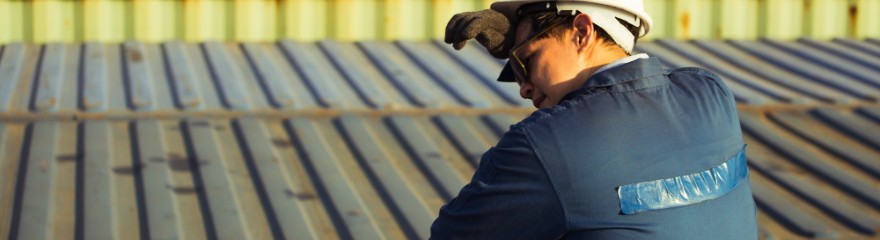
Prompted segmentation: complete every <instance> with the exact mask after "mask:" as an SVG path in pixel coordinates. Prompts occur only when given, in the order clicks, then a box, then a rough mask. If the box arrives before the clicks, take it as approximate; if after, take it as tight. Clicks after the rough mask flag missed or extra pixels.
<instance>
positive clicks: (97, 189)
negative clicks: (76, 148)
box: [78, 45, 134, 239]
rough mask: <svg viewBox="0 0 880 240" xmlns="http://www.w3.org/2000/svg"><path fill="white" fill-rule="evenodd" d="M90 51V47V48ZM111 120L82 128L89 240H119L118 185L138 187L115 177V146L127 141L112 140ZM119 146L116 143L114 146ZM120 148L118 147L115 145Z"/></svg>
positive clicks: (85, 221) (85, 228) (86, 234)
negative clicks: (116, 193)
mask: <svg viewBox="0 0 880 240" xmlns="http://www.w3.org/2000/svg"><path fill="white" fill-rule="evenodd" d="M87 48H88V45H87ZM110 124H111V123H109V122H107V121H86V122H84V123H81V124H80V126H79V128H80V132H79V134H78V135H79V138H80V139H78V141H79V143H78V144H81V145H85V146H84V147H83V152H82V157H83V159H82V162H81V165H82V166H81V169H82V172H81V174H80V177H79V178H81V179H82V183H81V185H80V186H79V187H80V188H82V191H81V192H80V194H81V196H80V197H81V201H82V205H83V206H82V208H83V209H82V213H81V214H82V215H83V217H82V220H81V221H82V222H80V223H79V224H81V225H83V230H82V232H83V233H82V236H83V238H85V239H119V238H120V236H119V227H118V226H116V224H117V222H118V220H119V219H118V217H117V216H116V215H117V214H116V213H117V212H119V209H118V208H117V207H118V206H120V204H117V203H116V202H115V201H114V195H115V192H114V190H115V189H114V187H113V185H114V184H123V185H125V184H126V183H128V185H129V187H134V184H133V182H123V181H120V182H116V181H114V180H116V179H114V177H115V176H114V174H113V162H112V160H111V159H112V158H114V157H116V158H121V157H122V156H114V154H113V149H114V148H113V147H114V145H115V144H120V145H124V144H125V142H126V140H125V139H117V140H114V141H111V138H110V135H111V131H112V130H111V129H110V127H111V126H110ZM114 143H115V144H114ZM115 147H118V146H115Z"/></svg>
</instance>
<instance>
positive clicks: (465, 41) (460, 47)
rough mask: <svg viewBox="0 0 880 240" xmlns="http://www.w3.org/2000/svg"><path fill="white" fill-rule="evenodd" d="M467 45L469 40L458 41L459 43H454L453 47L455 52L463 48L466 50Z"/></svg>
mask: <svg viewBox="0 0 880 240" xmlns="http://www.w3.org/2000/svg"><path fill="white" fill-rule="evenodd" d="M465 44H467V40H464V41H458V42H455V43H453V44H452V47H453V48H455V50H461V49H462V48H464V45H465Z"/></svg>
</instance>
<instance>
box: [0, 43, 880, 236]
mask: <svg viewBox="0 0 880 240" xmlns="http://www.w3.org/2000/svg"><path fill="white" fill-rule="evenodd" d="M475 45H476V44H470V45H468V47H466V48H465V49H464V50H463V51H453V50H452V49H451V48H450V47H449V46H447V45H444V44H442V43H440V42H431V41H400V42H394V43H389V42H369V41H366V42H357V43H343V42H336V41H320V42H318V43H303V42H293V41H281V42H278V43H271V44H257V43H242V44H238V43H219V42H205V43H198V44H194V43H184V42H167V43H163V44H144V43H141V42H135V41H129V42H125V43H123V44H101V43H85V44H61V43H55V44H46V45H33V44H20V43H16V44H7V45H4V46H2V48H0V238H2V237H7V236H8V237H10V238H12V239H16V238H17V239H48V238H51V239H58V238H71V236H75V238H77V239H104V238H113V239H137V238H145V239H147V238H149V239H171V238H177V239H205V238H223V239H267V238H273V237H274V238H279V239H280V238H288V239H334V238H364V239H381V238H389V239H404V238H412V239H419V238H422V239H423V238H426V237H427V234H428V228H429V226H430V223H431V221H432V220H433V219H434V218H435V217H436V214H437V212H438V210H439V208H440V206H442V204H443V203H445V202H446V201H448V200H450V199H451V198H452V197H454V196H455V195H457V191H458V190H459V189H460V188H461V187H462V186H463V185H464V184H465V183H466V182H467V181H468V180H469V177H470V176H471V175H472V174H473V171H474V169H475V166H477V164H478V161H479V157H480V155H481V154H482V153H483V152H484V151H485V150H486V149H488V148H489V147H490V146H492V145H493V144H494V143H495V142H496V141H497V140H498V138H499V137H500V135H501V134H502V133H503V132H504V131H506V129H507V128H508V126H509V124H511V123H514V122H517V121H519V120H520V119H522V118H523V117H525V116H526V115H528V114H529V113H530V112H531V111H533V109H531V107H529V105H530V104H528V103H527V102H526V101H524V100H521V99H519V98H518V96H517V91H516V90H517V87H516V86H514V85H513V84H501V83H496V82H494V78H495V76H496V74H497V72H498V71H499V70H500V68H501V64H500V62H498V61H497V60H495V59H493V58H491V57H490V56H488V55H487V54H486V53H485V52H483V51H481V50H480V49H479V48H478V47H475ZM638 51H640V52H647V53H649V54H651V55H653V56H657V57H660V59H661V61H662V62H664V64H666V65H668V66H702V67H704V68H707V69H710V70H712V71H714V72H716V73H718V74H719V75H720V76H721V77H722V78H723V79H724V80H725V82H726V83H727V84H728V86H730V88H731V89H733V91H734V92H735V95H736V99H737V101H738V107H739V109H740V114H741V115H740V116H741V123H742V126H743V129H744V131H745V132H744V134H745V139H746V142H747V143H748V144H749V149H748V151H749V163H750V167H751V168H752V171H751V174H752V175H751V181H752V183H753V185H752V186H753V191H754V195H755V198H756V201H757V203H758V206H759V209H758V210H759V211H758V218H759V222H760V228H761V232H762V237H763V238H765V239H772V238H775V239H801V238H834V237H837V238H841V239H864V238H877V237H878V229H880V161H878V159H880V150H878V149H880V138H878V136H880V105H878V100H880V79H878V77H877V76H880V70H878V69H880V41H877V40H870V41H852V40H836V41H832V42H823V41H815V40H811V39H801V40H799V41H774V40H765V41H705V40H704V41H693V42H684V41H671V40H659V41H654V42H644V43H640V45H639V47H638Z"/></svg>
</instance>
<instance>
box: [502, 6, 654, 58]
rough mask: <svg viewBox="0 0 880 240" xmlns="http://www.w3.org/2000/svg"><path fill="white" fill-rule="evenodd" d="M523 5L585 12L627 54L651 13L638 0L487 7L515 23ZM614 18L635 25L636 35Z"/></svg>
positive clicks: (645, 30) (644, 31)
mask: <svg viewBox="0 0 880 240" xmlns="http://www.w3.org/2000/svg"><path fill="white" fill-rule="evenodd" d="M530 3H546V4H530ZM526 4H530V5H529V6H530V7H537V8H542V7H543V8H545V9H542V10H547V11H549V10H555V11H556V12H557V13H560V14H563V13H567V14H572V15H573V14H575V13H577V12H580V13H584V14H587V15H589V16H590V19H592V20H593V23H594V24H596V25H597V26H599V27H601V28H602V29H604V30H605V32H607V33H608V35H609V36H611V38H612V39H614V42H616V43H617V44H618V45H620V47H621V48H623V50H624V51H626V52H627V53H630V52H632V49H633V47H634V46H633V45H634V44H635V38H637V37H643V36H645V35H646V34H648V31H650V30H651V25H653V24H654V22H653V20H651V16H649V15H648V13H647V12H645V5H644V3H643V2H642V0H557V1H547V0H544V1H537V0H499V1H496V2H494V3H492V6H491V8H492V10H495V11H498V12H500V13H501V14H504V16H507V18H509V19H510V20H511V21H512V22H513V23H516V22H517V21H519V17H520V13H521V12H520V11H521V10H522V9H521V8H522V7H523V5H526ZM617 19H621V20H623V21H626V22H628V23H630V24H632V25H633V26H636V27H639V28H640V29H639V34H638V36H633V34H632V33H631V32H630V31H629V29H627V28H626V27H625V26H623V25H622V24H620V22H618V21H617Z"/></svg>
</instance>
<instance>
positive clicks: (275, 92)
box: [241, 43, 314, 109]
mask: <svg viewBox="0 0 880 240" xmlns="http://www.w3.org/2000/svg"><path fill="white" fill-rule="evenodd" d="M241 47H242V49H243V50H244V52H245V55H246V56H247V57H248V60H249V63H250V66H251V68H253V69H255V71H254V72H255V73H256V74H257V78H259V79H260V82H261V84H262V85H261V86H262V88H263V90H264V91H265V92H266V93H265V95H266V97H267V98H268V99H270V100H269V102H271V103H272V104H273V105H274V106H275V107H276V108H281V109H300V108H304V107H314V105H313V104H312V103H311V101H310V100H311V99H308V97H307V96H302V95H300V96H297V95H294V94H293V92H292V91H293V90H292V89H291V88H290V83H288V82H287V81H284V78H283V77H282V75H281V70H280V69H279V66H278V65H277V64H276V63H275V62H274V61H272V59H270V58H269V56H268V55H267V54H266V52H265V50H264V48H263V46H260V45H258V44H254V43H244V44H242V46H241ZM287 77H288V78H295V79H296V80H297V81H299V78H298V77H297V76H287Z"/></svg>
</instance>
